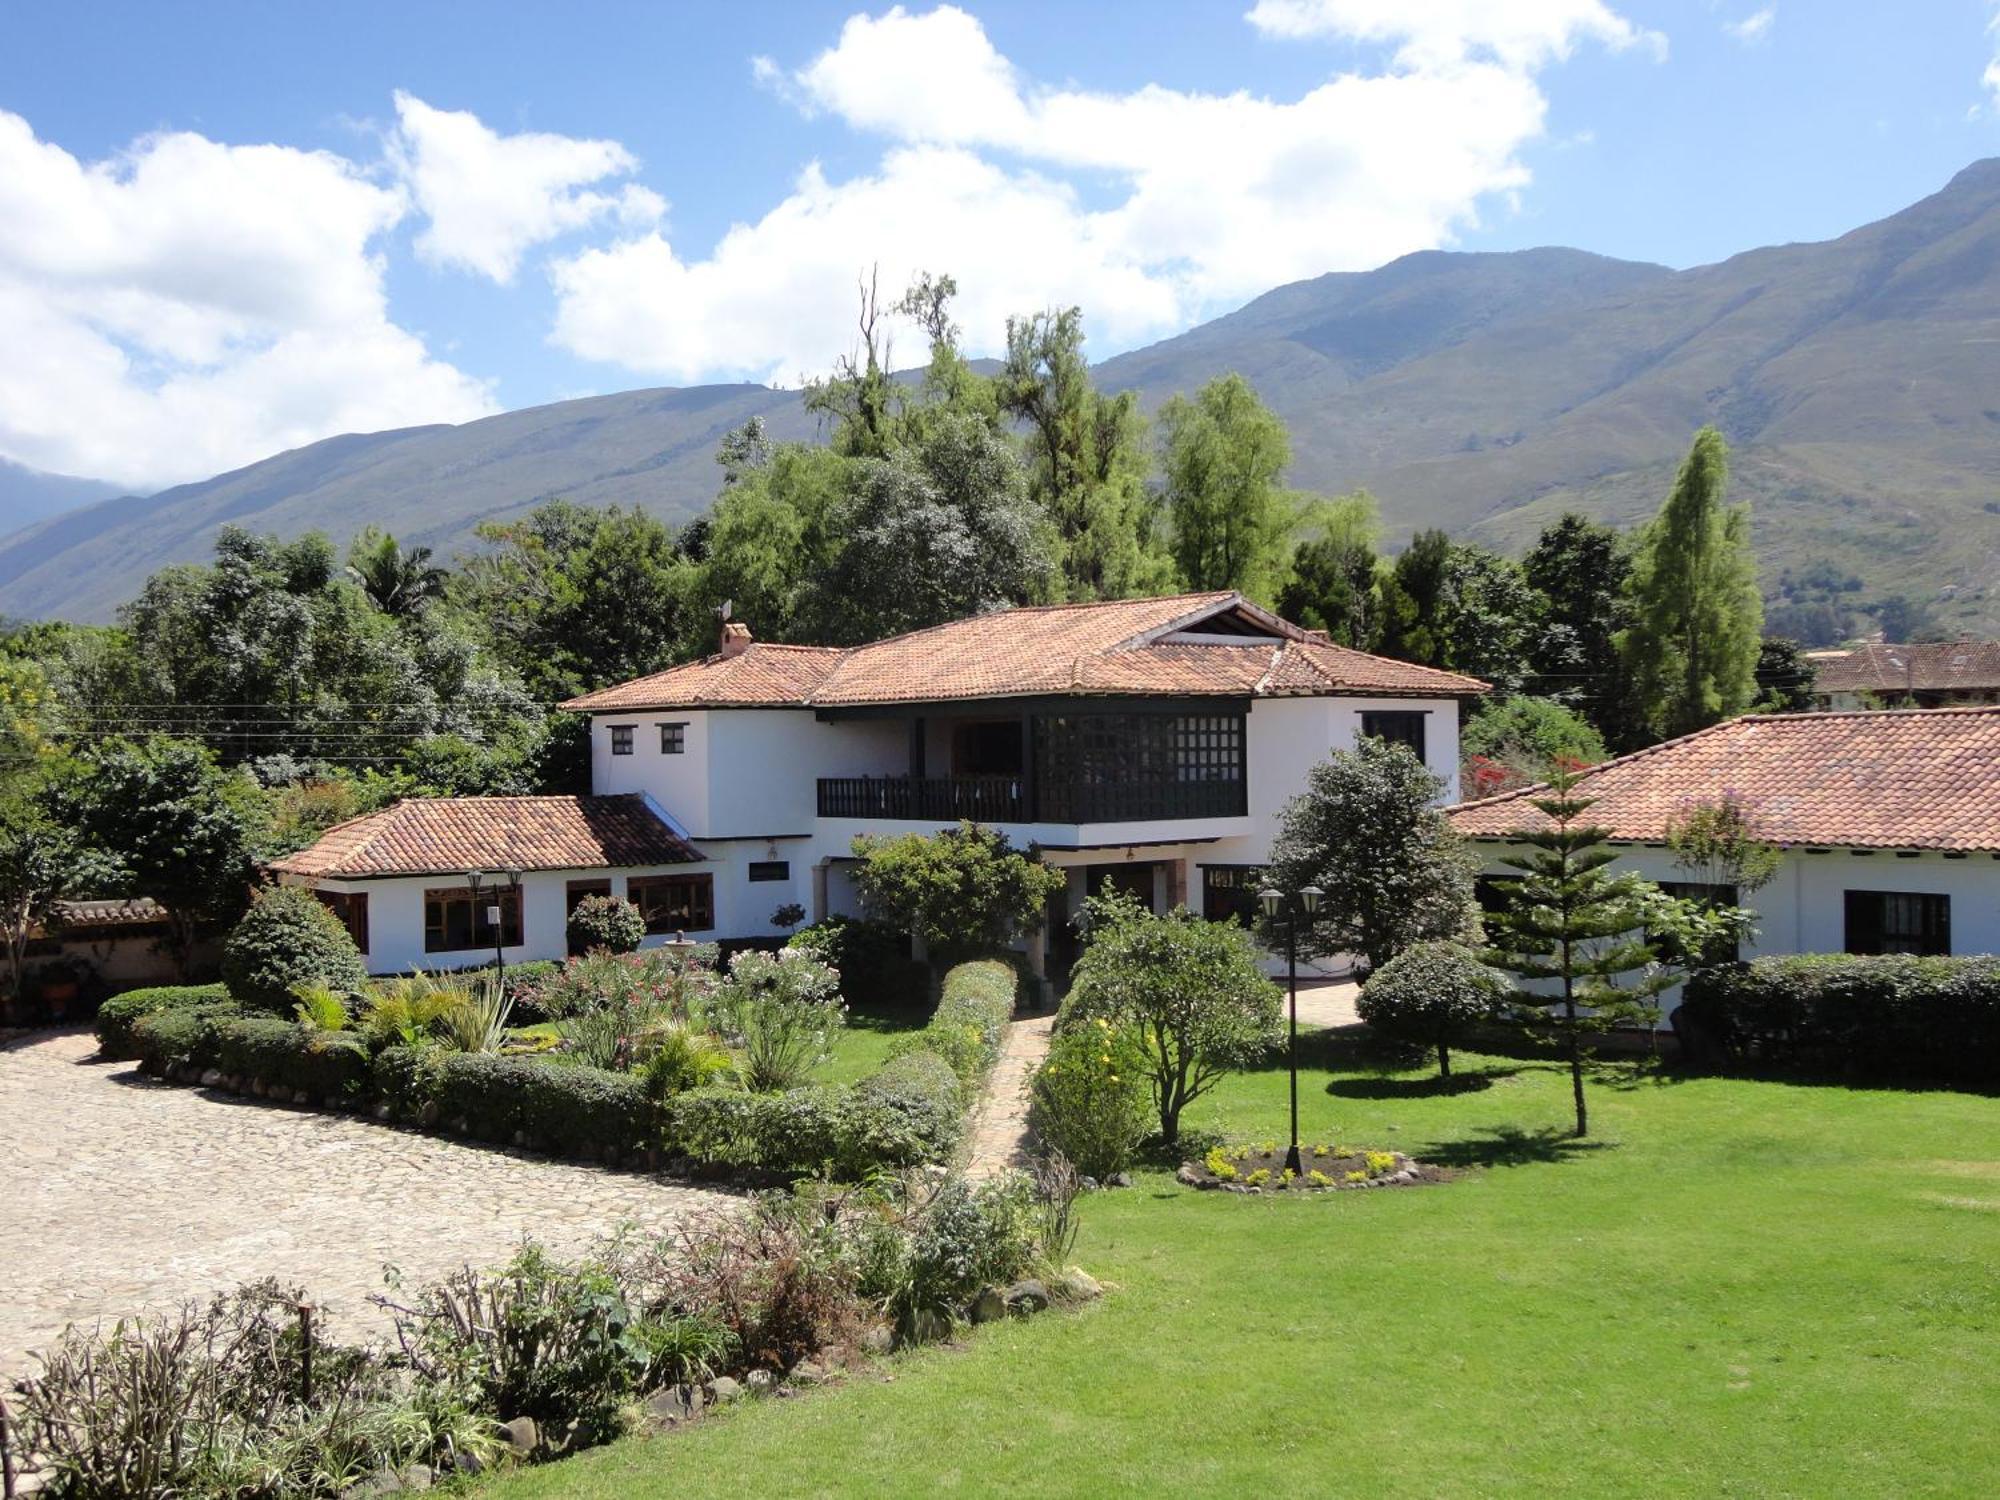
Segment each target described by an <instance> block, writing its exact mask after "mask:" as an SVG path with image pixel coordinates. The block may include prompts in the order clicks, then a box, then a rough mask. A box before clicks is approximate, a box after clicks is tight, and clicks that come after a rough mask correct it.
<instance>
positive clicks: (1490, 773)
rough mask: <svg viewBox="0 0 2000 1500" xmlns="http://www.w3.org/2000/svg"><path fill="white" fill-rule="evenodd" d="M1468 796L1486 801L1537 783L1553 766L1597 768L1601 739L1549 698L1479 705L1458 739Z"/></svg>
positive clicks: (1580, 718)
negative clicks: (1505, 792)
mask: <svg viewBox="0 0 2000 1500" xmlns="http://www.w3.org/2000/svg"><path fill="white" fill-rule="evenodd" d="M1458 750H1459V755H1460V757H1461V758H1462V759H1463V761H1464V765H1465V774H1464V775H1463V776H1462V777H1461V780H1462V781H1463V782H1464V790H1465V794H1466V795H1467V796H1471V797H1485V796H1491V795H1492V794H1494V793H1495V792H1502V791H1508V790H1511V789H1512V788H1514V787H1519V786H1527V785H1529V784H1530V783H1531V782H1536V781H1540V780H1541V779H1542V778H1543V777H1544V776H1545V775H1547V774H1548V771H1549V769H1550V768H1551V767H1553V766H1558V765H1565V764H1567V765H1572V766H1577V765H1583V766H1589V765H1595V764H1597V762H1599V761H1601V760H1603V759H1604V757H1605V749H1604V740H1603V737H1602V736H1600V735H1599V734H1598V732H1597V731H1596V730H1595V729H1594V728H1592V727H1591V725H1590V723H1589V722H1588V721H1587V720H1585V719H1584V717H1583V716H1582V715H1581V714H1579V713H1577V712H1575V711H1574V710H1573V709H1569V708H1565V707H1564V706H1563V705H1562V704H1560V703H1558V702H1556V701H1555V700H1554V699H1552V698H1530V697H1514V698H1504V699H1499V700H1497V701H1489V702H1487V703H1484V704H1482V705H1481V706H1480V707H1479V709H1478V710H1477V712H1475V713H1474V714H1473V716H1472V717H1471V718H1470V719H1468V720H1467V721H1466V724H1465V727H1464V729H1463V730H1461V731H1460V733H1459V737H1458Z"/></svg>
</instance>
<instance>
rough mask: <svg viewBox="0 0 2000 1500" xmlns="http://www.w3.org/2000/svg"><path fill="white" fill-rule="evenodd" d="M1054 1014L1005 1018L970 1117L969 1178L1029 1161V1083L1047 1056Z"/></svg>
mask: <svg viewBox="0 0 2000 1500" xmlns="http://www.w3.org/2000/svg"><path fill="white" fill-rule="evenodd" d="M1055 1019H1056V1018H1055V1015H1054V1013H1053V1012H1051V1013H1050V1014H1048V1015H1040V1016H1026V1017H1022V1018H1020V1019H1017V1020H1013V1021H1009V1022H1008V1023H1007V1034H1006V1036H1005V1037H1003V1038H1002V1039H1001V1042H1000V1056H999V1057H998V1058H997V1059H996V1060H995V1061H994V1064H993V1071H992V1073H991V1074H989V1075H988V1077H987V1079H986V1092H985V1094H984V1095H982V1096H981V1098H980V1101H979V1112H978V1113H977V1114H976V1115H975V1116H974V1117H973V1121H972V1149H971V1154H970V1157H969V1159H968V1161H967V1163H966V1174H967V1175H968V1176H971V1177H975V1178H980V1177H992V1176H996V1175H997V1174H999V1173H1001V1172H1004V1171H1006V1170H1007V1169H1008V1168H1009V1167H1020V1168H1026V1167H1027V1166H1028V1165H1029V1144H1030V1141H1031V1139H1032V1137H1031V1135H1030V1133H1029V1130H1028V1084H1029V1081H1030V1080H1031V1079H1032V1078H1033V1077H1034V1075H1035V1069H1036V1068H1038V1067H1040V1066H1041V1065H1042V1059H1043V1058H1045V1057H1047V1056H1048V1055H1049V1034H1050V1029H1051V1028H1052V1027H1053V1026H1054V1025H1055Z"/></svg>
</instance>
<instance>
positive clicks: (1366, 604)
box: [1278, 490, 1382, 651]
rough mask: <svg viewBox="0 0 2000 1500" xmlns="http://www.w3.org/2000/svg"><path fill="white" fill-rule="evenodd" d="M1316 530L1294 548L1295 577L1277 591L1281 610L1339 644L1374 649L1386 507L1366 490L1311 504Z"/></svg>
mask: <svg viewBox="0 0 2000 1500" xmlns="http://www.w3.org/2000/svg"><path fill="white" fill-rule="evenodd" d="M1309 524H1310V525H1311V526H1312V528H1313V529H1314V532H1315V534H1314V535H1312V536H1309V537H1307V538H1306V539H1305V540H1304V541H1302V542H1300V543H1299V545H1298V548H1297V550H1295V551H1294V552H1293V553H1292V566H1291V577H1290V578H1289V579H1288V580H1287V581H1286V583H1285V586H1284V587H1283V588H1282V589H1280V590H1279V591H1278V613H1279V614H1281V615H1283V616H1284V617H1285V618H1286V619H1288V620H1291V621H1293V622H1294V623H1296V624H1299V625H1304V626H1306V627H1307V628H1308V629H1317V630H1324V631H1325V632H1326V633H1327V638H1328V639H1329V640H1331V641H1333V642H1334V643H1335V644H1336V645H1341V646H1352V647H1353V648H1354V649H1355V650H1357V651H1368V650H1372V649H1373V648H1374V645H1375V637H1376V635H1377V634H1378V632H1379V630H1380V627H1381V614H1382V594H1381V582H1380V579H1379V578H1378V577H1377V574H1378V572H1379V571H1380V559H1379V558H1378V557H1377V556H1376V553H1375V548H1376V545H1377V543H1378V542H1379V541H1380V540H1381V533H1382V520H1381V511H1380V509H1379V507H1378V506H1377V505H1376V502H1375V497H1374V496H1373V495H1371V494H1369V493H1368V492H1367V491H1366V490H1356V491H1355V492H1354V493H1353V494H1351V495H1341V496H1338V497H1336V498H1335V499H1332V500H1328V501H1324V502H1322V503H1320V504H1319V505H1316V506H1314V507H1312V508H1311V511H1310V521H1309Z"/></svg>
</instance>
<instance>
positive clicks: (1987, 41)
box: [0, 0, 2000, 484]
mask: <svg viewBox="0 0 2000 1500" xmlns="http://www.w3.org/2000/svg"><path fill="white" fill-rule="evenodd" d="M1892 14H1893V15H1894V19H1890V16H1891V15H1892ZM1760 18H1762V19H1760ZM1995 18H1996V7H1995V5H1994V4H1993V3H1990V0H1918V3H1914V4H1910V5H1906V6H1903V7H1894V8H1892V7H1884V6H1882V5H1880V4H1879V3H1860V0H1776V3H1775V4H1767V3H1764V0H1712V3H1711V0H1630V3H1627V0H1425V3H1418V0H1262V3H1260V4H1258V5H1256V6H1255V8H1254V10H1253V9H1252V8H1251V3H1250V0H1237V3H1234V4H1221V5H1194V4H1172V3H1165V4H1162V3H1154V4H1144V5H1141V4H1104V3H1098V4H1092V5H1088V6H1080V5H1074V4H1071V5H1053V4H997V3H996V4H976V3H975V4H967V5H966V6H965V7H964V9H962V10H950V9H947V10H942V11H940V10H934V9H932V8H929V7H926V6H922V5H918V6H912V7H910V8H909V10H908V11H901V12H891V11H888V10H886V9H884V8H880V7H878V8H875V9H867V8H862V7H857V6H856V5H854V4H852V3H847V4H819V3H806V0H796V3H784V4H768V5H741V4H738V5H729V6H720V5H718V6H699V7H698V6H694V5H673V6H667V5H657V4H655V5H611V4H587V3H579V4H566V5H562V6H553V5H548V4H535V5H526V4H522V5H502V4H485V5H477V6H475V5H459V4H418V5H409V4H399V5H387V4H353V3H348V4H342V5H338V6H305V5H270V4H254V5H253V4H213V3H211V4H205V5H177V6H160V5H157V4H148V5H137V4H135V5H123V6H120V5H106V4H94V5H90V6H78V5H74V4H62V5H54V4H47V5H45V4H37V3H29V0H10V3H8V4H6V5H5V6H4V7H0V325H6V326H8V327H9V331H10V338H9V343H10V346H11V348H12V351H13V352H12V355H11V357H10V359H9V360H8V361H7V362H6V366H5V367H4V368H0V454H5V455H6V456H8V457H12V458H14V459H16V460H17V461H20V462H24V463H28V464H31V465H33V466H36V467H40V468H46V469H54V470H59V471H64V472H80V473H87V474H93V475H102V476H105V477H109V478H113V479H115V480H117V481H119V482H121V483H128V484H143V483H155V482H168V481H173V480H179V479H185V478H191V477H198V476H199V475H203V474H206V473H209V472H212V471H214V470H216V469H218V468H222V467H227V466H229V465H232V464H236V463H242V462H246V461H249V460H252V459H254V458H257V457H260V456H262V455H263V454H264V453H267V452H270V451H273V450H275V449H277V448H280V447H285V446H292V445H295V444H297V443H299V442H304V441H310V440H312V439H314V438H316V437H320V436H324V435H327V434H329V433H331V432H337V431H343V430H353V429H356V428H370V427H383V426H393V425H402V424H405V423H411V422H419V421H426V420H462V419H464V418H467V417H470V416H475V415H478V414H479V413H480V412H482V411H488V410H496V409H504V408H509V407H516V406H524V405H532V404H535V403H538V402H543V401H548V400H552V399H557V398H560V397H563V396H567V395H574V394H582V393H587V392H596V391H608V390H618V389H625V388H630V387H634V386H641V385H650V384H683V383H689V382H692V381H697V380H707V379H730V378H750V379H761V380H773V381H779V382H783V383H790V382H792V381H794V380H796V379H797V378H798V377H799V376H801V375H803V374H806V373H810V372H811V371H813V370H816V369H818V368H823V367H824V365H825V364H826V362H827V361H828V360H830V358H831V357H832V356H833V355H835V354H837V353H838V352H840V350H841V349H842V348H843V347H845V344H846V341H847V338H848V328H849V325H850V322H851V315H852V300H853V299H852V283H853V279H854V276H855V275H856V274H857V273H858V272H859V271H860V270H861V269H862V268H863V266H865V265H867V264H869V263H871V262H875V263H879V264H880V265H881V267H882V274H883V280H884V283H885V285H890V286H892V287H893V285H894V284H896V283H898V282H899V280H900V278H901V277H902V276H904V275H906V274H907V273H908V271H909V270H911V269H919V268H926V267H927V268H930V269H936V270H950V271H953V272H954V273H955V274H957V276H958V277H959V279H960V281H961V283H962V284H963V285H964V295H963V297H962V300H961V317H962V320H963V321H964V323H965V325H966V333H967V338H968V342H969V343H970V344H971V345H972V346H973V347H974V348H976V349H990V348H991V347H992V346H993V345H994V343H995V342H997V340H998V339H999V338H1000V336H1001V325H1002V322H1003V320H1004V317H1005V314H1006V313H1007V312H1008V311H1019V310H1026V309H1028V308H1032V307H1035V306H1039V305H1042V304H1044V303H1048V302H1056V301H1061V302H1069V301H1075V302H1079V303H1081V304H1082V305H1083V306H1084V308H1085V312H1086V316H1087V318H1088V319H1089V321H1090V325H1091V327H1092V329H1093V334H1094V337H1093V351H1094V352H1095V353H1097V354H1098V355H1099V356H1100V357H1101V356H1103V355H1105V354H1109V353H1112V352H1115V351H1116V350H1117V349H1119V348H1122V347H1129V346H1131V345H1133V344H1137V343H1144V342H1149V341H1151V340H1152V339H1154V338H1158V337H1162V336H1165V335H1167V334H1170V333H1172V332H1175V331H1177V330H1178V329H1179V328H1181V327H1185V326H1187V325H1188V324H1189V323H1191V322H1193V321H1198V320H1200V319H1201V318H1204V317H1208V316H1213V315H1214V314H1215V313H1217V312H1220V311H1224V310H1227V309H1228V308H1229V307H1232V306H1235V305H1239V304H1240V303H1241V302H1242V301H1244V300H1246V299H1247V298H1248V297H1249V296H1252V295H1254V294H1255V293H1256V292H1258V291H1261V290H1264V289H1266V288H1268V287H1269V286H1271V285H1275V284H1278V283H1280V282H1282V281H1285V280H1290V279H1295V278H1296V277H1298V276H1303V275H1311V274H1317V273H1318V272H1320V271H1325V270H1335V269H1340V270H1352V269H1363V268H1366V267H1367V266H1371V265H1374V264H1377V263H1379V262H1380V261H1381V260H1384V259H1387V258H1390V257H1391V256H1393V255H1394V254H1398V253H1402V252H1403V251H1406V250H1411V249H1418V248H1425V247H1428V246H1436V245H1443V246H1446V247H1450V248H1457V249H1467V250H1505V249H1514V248H1518V247H1521V246H1526V245H1536V244H1568V245H1577V246H1581V247H1583V248H1586V249H1591V250H1596V251H1600V252H1603V253H1605V254H1611V255H1619V256H1628V257H1633V258H1643V259H1651V260H1660V261H1665V262H1667V263H1669V264H1673V265H1692V264H1698V263H1701V262H1706V261H1711V260H1715V259H1719V258H1722V257H1724V256H1727V255H1729V254H1731V253H1734V252H1736V251H1738V250H1743V249H1748V248H1751V247H1753V246H1756V245H1759V244H1764V243H1769V242H1773V241H1781V240H1795V239H1817V238H1824V237H1828V236H1831V235H1835V234H1838V233H1840V232H1842V231H1844V230H1846V229H1849V228H1852V227H1854V226H1856V225H1858V224H1861V223H1863V222H1866V221H1867V220H1869V219H1872V218H1876V217H1879V216H1881V215H1882V214H1885V213H1888V212H1892V211H1894V210H1895V209H1897V208H1899V207H1901V206H1903V205H1905V204H1907V203H1909V202H1911V201H1913V200H1914V199H1916V198H1918V197H1921V196H1923V195H1924V194H1925V193H1928V192H1931V191H1934V190H1936V189H1937V188H1938V187H1940V186H1942V185H1943V183H1944V182H1945V181H1946V180H1947V179H1948V178H1949V177H1950V176H1951V175H1952V174H1953V173H1954V172H1955V171H1957V170H1958V169H1959V168H1961V167H1963V166H1964V165H1966V164H1967V163H1968V162H1970V161H1972V160H1974V159H1976V158H1978V157H1981V156H1985V155H1991V154H1996V153H2000V112H1996V111H2000V65H1996V63H1995V58H1996V44H2000V37H1996V34H1995V32H1994V30H1993V26H1994V23H1995ZM760 60H761V61H760ZM252 148H262V149H252ZM806 173H811V174H812V175H811V176H810V177H809V178H807V179H805V180H804V181H803V183H802V174H806ZM732 226H746V228H744V229H743V230H741V231H739V232H738V233H737V235H736V236H735V238H734V239H733V240H732V241H729V242H727V243H723V242H724V237H725V236H726V235H729V234H730V232H731V227H732ZM719 243H721V244H722V248H721V249H720V251H719V249H718V246H719ZM904 347H905V348H906V349H907V350H908V351H909V353H910V354H911V355H912V356H914V354H915V352H916V349H915V342H914V339H913V338H912V339H911V340H909V342H908V343H907V344H906V345H905V346H904Z"/></svg>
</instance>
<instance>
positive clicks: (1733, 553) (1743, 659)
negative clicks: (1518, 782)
mask: <svg viewBox="0 0 2000 1500" xmlns="http://www.w3.org/2000/svg"><path fill="white" fill-rule="evenodd" d="M1728 484H1729V446H1728V444H1726V443H1725V442H1723V440H1722V434H1721V433H1719V432H1717V431H1716V430H1715V429H1714V428H1713V427H1704V428H1702V430H1701V431H1700V432H1698V433H1696V434H1695V439H1694V447H1693V448H1692V449H1691V450H1689V452H1688V456H1687V459H1686V461H1685V462H1683V463H1682V464H1681V469H1680V473H1679V474H1678V475H1677V476H1676V477H1675V479H1674V488H1673V493H1672V494H1670V495H1668V496H1667V502H1666V504H1665V505H1663V506H1661V507H1660V513H1659V514H1658V515H1657V516H1655V517H1654V518H1653V521H1652V523H1651V524H1650V525H1649V526H1648V527H1647V528H1646V532H1645V535H1644V537H1643V539H1642V540H1641V542H1640V544H1639V552H1638V555H1637V557H1636V558H1635V559H1634V561H1633V569H1632V582H1631V589H1632V604H1633V620H1632V625H1631V627H1630V628H1629V629H1628V630H1627V631H1626V632H1625V635H1624V639H1623V642H1622V657H1623V660H1624V663H1625V667H1626V670H1627V672H1628V673H1629V674H1630V676H1631V678H1632V681H1633V686H1634V688H1635V690H1636V691H1637V693H1638V694H1639V701H1640V702H1641V703H1642V704H1644V705H1645V706H1646V711H1647V714H1648V717H1649V718H1650V720H1651V724H1652V728H1653V730H1654V732H1655V733H1657V734H1659V735H1662V736H1672V735H1679V734H1688V733H1690V732H1692V731H1693V730H1696V729H1704V728H1706V727H1707V726H1708V725H1710V724H1714V723H1717V722H1719V721H1721V720H1723V719H1726V718H1730V717H1732V716H1734V715H1736V714H1740V713H1742V712H1743V711H1744V710H1745V709H1747V708H1749V706H1750V704H1751V702H1752V701H1753V700H1754V699H1755V698H1756V696H1757V651H1758V646H1759V644H1760V642H1761V639H1762V636H1763V630H1764V603H1763V599H1762V597H1761V596H1760V595H1759V594H1758V592H1757V560H1756V558H1755V556H1754V555H1753V554H1752V553H1751V550H1750V508H1749V506H1747V505H1728V504H1725V503H1724V498H1723V497H1724V493H1725V491H1726V490H1727V488H1728Z"/></svg>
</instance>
